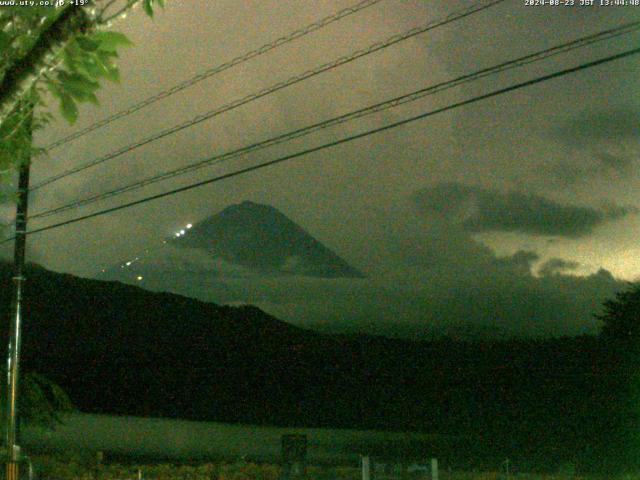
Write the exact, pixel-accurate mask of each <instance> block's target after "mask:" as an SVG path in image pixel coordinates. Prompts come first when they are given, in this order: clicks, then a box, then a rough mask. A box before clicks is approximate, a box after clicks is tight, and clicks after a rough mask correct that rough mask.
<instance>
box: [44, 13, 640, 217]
mask: <svg viewBox="0 0 640 480" xmlns="http://www.w3.org/2000/svg"><path fill="white" fill-rule="evenodd" d="M638 29H640V21H636V22H629V23H626V24H623V25H621V26H618V27H615V28H611V29H608V30H605V31H602V32H598V33H595V34H592V35H588V36H585V37H582V38H579V39H576V40H572V41H570V42H567V43H564V44H562V45H558V46H554V47H551V48H547V49H544V50H541V51H538V52H535V53H532V54H528V55H525V56H522V57H519V58H516V59H512V60H509V61H506V62H503V63H501V64H499V65H496V66H492V67H489V68H484V69H481V70H478V71H476V72H474V73H471V74H467V75H463V76H460V77H457V78H455V79H452V80H448V81H446V82H441V83H438V84H436V85H432V86H429V87H427V88H423V89H420V90H417V91H414V92H412V93H409V94H405V95H401V96H399V97H395V98H392V99H390V100H385V101H384V102H380V103H377V104H375V105H371V106H368V107H365V108H361V109H359V110H355V111H352V112H349V113H346V114H344V115H340V116H337V117H334V118H331V119H328V120H325V121H322V122H319V123H315V124H313V125H309V126H307V127H304V128H299V129H296V130H293V131H290V132H287V133H284V134H281V135H278V136H275V137H272V138H269V139H267V140H263V141H260V142H257V143H253V144H251V145H249V146H245V147H242V148H239V149H236V150H233V151H231V152H226V153H223V154H220V155H216V156H213V157H210V158H207V159H205V160H201V161H198V162H195V163H192V164H189V165H186V166H184V167H180V168H177V169H174V170H170V171H167V172H163V173H161V174H158V175H155V176H152V177H149V178H146V179H143V180H139V181H136V182H133V183H130V184H128V185H124V186H121V187H118V188H115V189H113V190H110V191H107V192H104V193H101V194H97V195H93V196H90V197H86V198H84V199H81V200H75V201H73V202H69V203H67V204H65V205H61V206H58V207H55V208H52V209H50V210H45V211H42V212H38V213H36V214H35V215H32V216H31V219H37V218H42V217H47V216H51V215H55V214H58V213H62V212H64V211H67V210H70V209H73V208H78V207H81V206H85V205H89V204H91V203H95V202H97V201H100V200H104V199H107V198H111V197H115V196H118V195H121V194H124V193H126V192H130V191H133V190H137V189H139V188H142V187H145V186H147V185H151V184H153V183H157V182H160V181H164V180H168V179H170V178H174V177H177V176H180V175H184V174H186V173H190V172H193V171H195V170H198V169H201V168H204V167H209V166H212V165H217V164H220V163H222V162H226V161H230V160H232V159H234V158H237V157H240V156H245V155H247V154H249V153H252V152H255V151H258V150H262V149H264V148H267V147H271V146H274V145H278V144H281V143H284V142H288V141H290V140H293V139H295V138H300V137H302V136H305V135H309V134H311V133H313V132H317V131H320V130H323V129H326V128H329V127H333V126H335V125H339V124H342V123H345V122H348V121H351V120H354V119H357V118H362V117H364V116H367V115H371V114H374V113H377V112H380V111H383V110H386V109H389V108H393V107H396V106H399V105H402V104H405V103H409V102H413V101H416V100H419V99H421V98H424V97H426V96H428V95H433V94H435V93H438V92H441V91H444V90H448V89H450V88H453V87H456V86H460V85H462V84H465V83H470V82H473V81H476V80H479V79H481V78H485V77H487V76H490V75H495V74H497V73H501V72H504V71H507V70H510V69H513V68H517V67H522V66H525V65H529V64H531V63H534V62H539V61H541V60H545V59H547V58H549V57H552V56H555V55H558V54H561V53H566V52H569V51H572V50H575V49H577V48H583V47H585V46H588V45H592V44H594V43H596V42H601V41H604V40H610V39H612V38H615V37H618V36H621V35H625V34H628V33H631V32H633V31H637V30H638Z"/></svg>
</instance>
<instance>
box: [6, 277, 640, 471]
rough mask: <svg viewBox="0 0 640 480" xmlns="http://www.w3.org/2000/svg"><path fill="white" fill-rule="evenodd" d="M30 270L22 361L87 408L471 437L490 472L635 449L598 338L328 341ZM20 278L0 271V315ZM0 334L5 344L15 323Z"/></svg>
mask: <svg viewBox="0 0 640 480" xmlns="http://www.w3.org/2000/svg"><path fill="white" fill-rule="evenodd" d="M27 276H28V281H27V288H26V292H25V305H24V313H25V316H24V324H23V325H24V331H23V339H24V341H23V367H24V368H26V369H27V370H32V371H37V372H39V373H41V374H43V375H45V376H47V377H48V378H50V379H51V380H52V381H54V382H56V383H58V384H59V385H61V386H62V387H63V388H64V389H65V390H66V391H67V392H68V394H69V395H70V397H71V399H72V400H73V401H74V402H75V403H76V405H77V406H78V407H79V408H80V410H82V411H84V412H88V413H108V414H129V415H142V416H161V417H174V418H183V419H192V420H218V421H225V422H241V423H255V424H270V425H281V426H295V425H300V426H326V427H351V428H376V429H394V430H414V431H423V432H427V433H443V434H456V435H472V436H473V437H474V438H475V440H474V444H473V445H472V446H469V447H468V448H466V447H465V449H462V450H460V449H458V450H457V451H456V452H451V455H454V456H458V457H459V456H460V455H464V456H465V458H475V459H481V460H482V461H485V462H489V464H490V465H493V463H491V462H494V461H502V460H504V458H506V457H509V458H511V459H512V460H513V461H514V462H520V465H521V466H522V468H531V467H532V466H533V467H535V466H537V465H544V466H553V465H558V464H559V463H562V462H567V461H571V462H584V464H585V465H589V466H590V468H591V467H593V468H601V467H602V468H604V461H605V459H606V458H609V459H612V461H613V463H612V464H611V465H614V466H615V467H616V468H618V467H619V466H620V465H623V464H624V462H625V461H626V460H621V458H623V457H624V456H623V451H626V450H629V452H630V453H633V452H634V451H635V450H633V449H632V448H631V447H630V445H632V444H631V443H629V442H628V441H627V440H628V439H627V438H626V437H625V438H622V437H619V438H618V437H615V435H613V433H615V431H616V425H618V424H617V423H616V422H617V421H618V420H620V419H622V420H620V421H625V422H628V418H629V416H628V415H627V414H625V415H624V418H623V417H622V416H616V412H617V410H616V405H617V404H616V402H617V399H618V398H622V396H621V395H620V393H621V392H625V391H626V390H625V385H626V383H627V382H628V381H629V378H631V377H629V375H628V374H627V372H626V371H621V370H620V367H619V363H618V362H617V360H616V357H615V355H612V353H611V348H610V346H609V345H608V344H607V343H606V342H603V341H602V340H600V339H598V338H596V337H577V338H564V339H549V340H544V341H543V340H529V341H527V340H510V341H503V342H499V341H487V340H483V341H478V342H461V341H453V340H448V339H442V340H437V341H423V342H417V341H408V340H399V339H389V338H384V337H375V336H365V335H355V336H345V335H340V336H337V335H336V336H330V335H322V334H319V333H316V332H312V331H309V330H304V329H300V328H297V327H294V326H292V325H289V324H287V323H284V322H282V321H280V320H278V319H276V318H274V317H272V316H270V315H268V314H266V313H264V312H263V311H261V310H259V309H258V308H255V307H250V306H245V307H237V308H236V307H228V306H219V305H215V304H212V303H204V302H199V301H196V300H193V299H190V298H187V297H182V296H178V295H173V294H167V293H152V292H148V291H145V290H142V289H140V288H137V287H134V286H129V285H124V284H121V283H117V282H104V281H98V280H88V279H82V278H78V277H74V276H71V275H67V274H59V273H53V272H50V271H47V270H45V269H43V268H40V267H37V266H30V267H29V269H28V272H27ZM11 284H12V282H11V272H10V269H9V268H8V266H7V265H3V266H0V286H1V288H0V306H1V309H0V315H3V316H4V317H3V318H6V317H7V315H8V310H9V308H8V307H9V303H10V302H9V299H10V292H11ZM0 325H2V328H1V329H0V330H1V333H2V335H3V338H6V335H7V328H8V322H2V323H1V324H0ZM0 353H2V352H0ZM636 403H637V402H636ZM636 403H633V405H635V404H636ZM629 404H630V405H631V404H632V403H629ZM627 411H628V410H627ZM634 411H635V410H634ZM634 448H635V447H634ZM460 452H464V454H463V453H460ZM634 455H635V454H634ZM634 455H631V456H630V457H629V458H636V457H637V455H635V456H634ZM500 459H501V460H500ZM527 462H528V463H527ZM589 462H591V463H589ZM527 465H528V466H527Z"/></svg>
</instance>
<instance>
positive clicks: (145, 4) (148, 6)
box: [142, 0, 153, 17]
mask: <svg viewBox="0 0 640 480" xmlns="http://www.w3.org/2000/svg"><path fill="white" fill-rule="evenodd" d="M142 9H143V10H144V12H145V13H146V14H147V15H149V16H150V17H153V0H142Z"/></svg>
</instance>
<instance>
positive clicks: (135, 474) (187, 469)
mask: <svg viewBox="0 0 640 480" xmlns="http://www.w3.org/2000/svg"><path fill="white" fill-rule="evenodd" d="M33 463H34V467H35V470H36V474H37V478H38V479H41V480H138V479H147V480H278V478H279V475H280V467H279V466H278V465H274V464H256V463H250V462H235V463H223V462H220V463H202V464H199V465H179V464H169V463H165V464H155V465H150V464H148V465H123V464H107V465H101V466H100V467H96V465H95V464H94V463H93V462H91V461H90V460H87V459H85V460H82V459H79V458H75V459H72V458H66V459H63V458H60V457H54V456H39V457H34V459H33ZM306 478H307V480H361V478H362V477H361V473H360V469H358V468H355V467H327V466H325V467H315V466H310V467H308V468H307V475H306ZM429 478H430V477H429V476H428V475H427V476H420V475H417V474H416V475H411V476H407V477H405V478H404V479H403V480H428V479H429ZM439 478H440V480H507V479H510V480H605V478H609V479H612V480H613V479H620V480H640V475H637V476H636V475H634V476H624V475H623V476H610V477H609V476H608V477H601V476H597V477H596V476H580V475H573V474H560V473H558V474H512V475H510V476H507V475H506V474H505V473H499V472H456V471H447V470H444V471H441V472H440V476H439ZM372 480H375V479H372Z"/></svg>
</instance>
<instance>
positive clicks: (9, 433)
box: [5, 105, 33, 480]
mask: <svg viewBox="0 0 640 480" xmlns="http://www.w3.org/2000/svg"><path fill="white" fill-rule="evenodd" d="M26 108H30V110H31V111H30V112H29V113H28V119H27V122H26V123H25V125H24V126H23V127H22V128H25V129H28V130H27V132H28V136H29V137H30V136H31V131H32V120H33V107H32V106H31V105H30V106H28V107H26ZM20 160H21V162H20V166H19V178H18V192H17V193H18V198H17V204H16V232H15V241H14V251H13V282H14V292H13V302H12V309H11V325H10V331H9V348H8V352H7V405H6V419H5V424H6V437H5V445H6V447H7V475H6V478H7V480H18V478H19V471H18V462H19V460H20V458H19V457H20V447H19V446H18V428H17V427H18V413H17V408H18V380H19V373H20V341H21V335H20V334H21V326H22V325H21V324H22V314H23V305H22V297H23V289H24V282H25V276H24V264H25V254H26V244H27V211H28V204H29V171H30V164H31V159H30V158H24V159H20Z"/></svg>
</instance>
